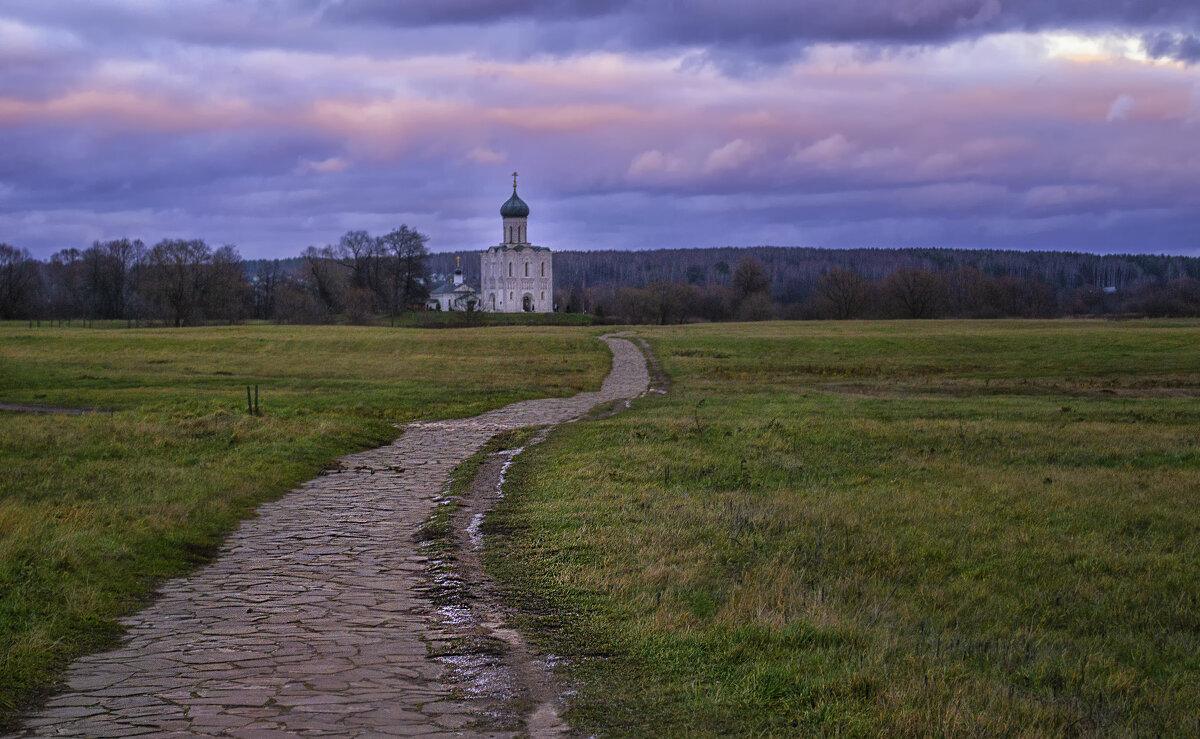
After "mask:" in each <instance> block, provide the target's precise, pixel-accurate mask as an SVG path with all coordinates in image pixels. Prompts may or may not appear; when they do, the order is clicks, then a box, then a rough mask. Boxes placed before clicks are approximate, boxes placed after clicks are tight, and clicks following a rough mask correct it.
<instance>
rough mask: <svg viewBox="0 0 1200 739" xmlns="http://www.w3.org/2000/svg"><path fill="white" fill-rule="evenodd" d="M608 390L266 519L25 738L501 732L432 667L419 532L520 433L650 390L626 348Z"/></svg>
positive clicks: (390, 461)
mask: <svg viewBox="0 0 1200 739" xmlns="http://www.w3.org/2000/svg"><path fill="white" fill-rule="evenodd" d="M601 338H602V339H603V340H604V341H605V342H607V344H608V346H609V348H610V349H611V351H612V354H613V365H612V371H611V372H610V373H609V375H608V377H607V378H605V380H604V384H603V386H602V387H601V389H600V390H599V391H598V392H587V393H579V394H578V395H575V396H573V397H570V398H548V399H543V400H529V401H523V402H520V403H513V404H512V405H509V406H506V407H504V408H500V409H498V410H494V411H490V412H488V413H484V414H482V415H479V416H475V417H474V418H467V419H457V420H446V421H429V422H419V423H414V424H410V425H409V426H408V427H406V430H405V432H404V434H403V436H401V437H400V438H399V439H397V440H396V441H395V442H393V443H391V444H388V445H386V446H383V447H379V448H377V449H372V450H370V451H366V452H361V453H359V454H352V455H349V456H346V457H343V458H342V460H341V462H342V465H341V470H340V471H337V472H334V473H331V474H326V475H322V476H320V477H318V478H316V479H314V480H311V481H309V482H307V483H305V484H304V485H302V486H301V487H300V488H298V489H297V490H295V491H293V492H292V493H290V494H288V495H287V496H285V497H283V498H281V499H280V500H277V501H274V502H272V503H267V504H264V505H263V506H262V507H260V508H259V511H258V516H257V517H255V518H253V519H250V520H247V521H245V522H243V523H242V525H241V526H240V527H239V528H238V529H237V530H236V531H235V532H234V533H233V534H232V535H231V536H230V538H229V540H228V541H227V542H226V543H225V545H224V546H223V547H222V549H221V552H220V554H219V555H218V558H217V559H216V561H214V562H213V563H212V564H210V565H208V566H206V567H204V568H203V569H201V570H199V571H197V572H195V573H193V574H192V575H191V576H190V577H187V578H180V579H176V580H171V581H169V582H167V583H166V584H164V585H163V586H162V587H161V588H160V589H159V597H158V599H157V600H156V601H155V602H154V603H153V605H151V606H149V607H148V608H146V609H145V610H143V611H141V612H139V613H137V614H135V615H134V616H131V617H129V618H127V619H125V620H124V621H123V622H122V623H124V624H125V625H126V627H127V628H128V633H127V635H126V637H125V638H124V639H123V640H122V643H121V645H120V646H119V647H118V648H117V649H115V650H112V651H109V652H104V653H101V654H95V655H91V656H88V657H84V658H82V659H80V660H79V661H77V662H76V663H75V664H74V665H73V666H72V667H71V669H70V670H69V672H68V673H67V675H66V686H67V692H65V693H62V694H60V695H57V696H55V697H53V698H51V699H50V700H49V701H48V702H47V703H46V706H45V708H44V709H43V710H42V712H41V713H39V714H37V715H35V716H33V717H31V718H29V719H27V720H26V721H25V723H24V729H23V730H22V732H20V733H18V734H15V735H13V736H86V737H97V738H99V737H117V736H121V737H124V736H140V735H146V736H150V735H152V736H156V737H158V736H179V737H183V736H232V737H284V736H414V735H420V736H439V735H445V736H453V735H462V734H468V733H469V734H471V735H488V731H487V728H486V726H484V725H481V724H479V723H478V722H479V720H480V718H481V717H480V715H479V713H478V711H477V710H475V707H473V706H472V705H471V704H470V702H469V701H465V700H458V699H455V698H454V697H453V695H452V693H451V687H450V684H449V681H448V680H447V679H446V678H447V674H446V673H447V670H448V668H447V667H446V665H444V664H442V663H439V662H437V661H434V660H432V659H430V658H429V657H428V656H427V650H426V644H425V641H426V639H428V638H430V635H431V634H432V635H436V633H437V627H438V623H437V617H436V616H435V614H434V613H433V607H432V606H431V604H430V603H429V601H428V599H427V598H426V596H425V595H424V594H423V593H424V591H425V589H426V587H425V582H424V578H423V574H422V571H423V569H424V563H425V558H424V557H423V556H421V555H419V554H418V550H417V545H416V542H415V540H414V536H413V534H414V533H415V532H416V530H417V528H418V526H419V525H420V524H421V523H422V522H423V521H425V520H426V519H427V518H428V517H429V515H430V513H431V512H432V510H433V507H434V505H435V504H436V503H435V500H434V499H435V497H436V496H437V495H438V494H439V493H440V492H441V491H442V490H443V488H444V487H445V485H446V483H447V482H448V477H449V473H450V471H451V470H453V469H454V467H455V466H457V465H458V464H459V463H460V462H462V461H463V460H465V459H466V458H467V457H469V456H470V455H472V454H473V453H475V452H476V451H477V450H478V449H479V448H480V447H481V446H482V445H483V444H484V443H485V442H486V441H487V440H488V439H490V438H491V437H492V436H494V435H495V434H497V433H499V432H501V431H505V430H508V429H515V428H521V427H524V426H534V425H544V424H559V423H565V422H567V421H571V420H574V419H576V418H578V417H580V416H581V415H583V414H584V413H586V412H587V411H588V410H590V409H591V408H593V407H594V406H596V405H598V404H600V403H604V402H608V401H613V400H621V399H629V398H633V397H636V396H638V395H641V394H642V393H644V392H645V391H646V388H647V386H648V382H649V376H648V373H647V369H646V363H645V360H644V358H643V356H642V353H641V352H640V351H639V350H638V349H637V348H636V347H635V346H634V345H633V344H632V343H630V342H629V341H627V340H625V339H621V338H618V335H610V336H604V337H601Z"/></svg>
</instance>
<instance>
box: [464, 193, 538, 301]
mask: <svg viewBox="0 0 1200 739" xmlns="http://www.w3.org/2000/svg"><path fill="white" fill-rule="evenodd" d="M500 218H501V219H502V222H503V228H504V237H503V241H501V242H500V243H499V244H498V245H496V246H492V247H489V248H488V250H487V251H485V252H484V253H483V254H482V255H481V256H480V260H481V264H480V268H481V269H480V273H481V275H482V277H481V280H480V285H479V294H480V296H481V297H482V303H483V305H482V306H481V307H482V309H483V310H485V311H493V312H496V313H549V312H551V311H553V310H554V260H553V259H552V258H551V255H550V250H549V249H548V248H546V247H544V246H535V245H533V244H531V243H530V242H529V234H528V231H527V229H528V222H529V206H528V205H526V204H525V201H524V200H521V198H520V197H519V196H518V195H517V173H516V172H513V192H512V197H510V198H509V199H508V200H507V201H506V202H505V203H504V205H502V206H500Z"/></svg>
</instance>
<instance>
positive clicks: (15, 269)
mask: <svg viewBox="0 0 1200 739" xmlns="http://www.w3.org/2000/svg"><path fill="white" fill-rule="evenodd" d="M428 241H429V239H428V237H427V236H426V235H425V234H422V233H420V232H418V231H416V230H413V229H410V228H408V227H407V226H400V227H399V228H397V229H395V230H393V231H390V232H388V233H386V234H383V235H380V236H372V235H370V234H369V233H368V232H366V231H349V232H347V233H346V234H345V235H343V236H342V237H341V239H339V240H338V243H336V244H329V245H326V246H322V247H315V246H310V247H308V248H307V249H305V250H304V251H303V252H302V253H301V255H300V256H299V257H297V258H293V259H287V260H278V259H276V260H255V261H253V262H246V261H245V260H243V259H242V258H241V256H240V255H239V254H238V250H237V249H236V248H235V247H233V246H221V247H217V248H213V247H212V246H210V245H209V244H207V243H205V242H204V241H203V240H200V239H191V240H188V239H164V240H162V241H160V242H158V243H157V244H155V245H154V246H150V247H148V246H146V245H145V244H144V243H143V242H142V241H140V240H136V239H134V240H131V239H115V240H111V241H97V242H95V243H93V244H92V246H90V247H88V248H86V249H83V250H80V249H75V248H68V249H62V250H60V251H58V252H55V253H54V254H53V255H51V256H50V258H49V259H47V260H45V261H40V260H37V259H34V258H33V257H32V256H30V254H29V252H28V251H27V250H24V249H19V248H17V247H14V246H11V245H9V244H3V243H0V319H28V320H35V319H36V320H59V321H64V320H66V321H69V320H73V319H83V320H97V319H101V320H102V319H109V320H124V321H127V322H129V323H130V324H133V323H137V324H139V325H141V324H154V323H157V324H163V325H170V326H186V325H197V324H203V323H208V322H213V321H221V322H231V323H232V322H236V321H241V320H245V319H247V318H258V319H266V320H274V321H280V322H287V323H319V322H327V321H333V320H349V321H352V322H359V321H366V320H370V319H372V318H373V317H375V316H378V315H381V314H391V315H395V314H398V313H401V312H403V311H405V310H413V309H421V308H423V307H424V304H425V299H426V297H427V296H428V286H427V283H428V269H427V265H426V259H427V257H428V247H427V244H428Z"/></svg>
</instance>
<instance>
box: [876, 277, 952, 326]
mask: <svg viewBox="0 0 1200 739" xmlns="http://www.w3.org/2000/svg"><path fill="white" fill-rule="evenodd" d="M883 291H884V294H885V295H886V296H887V299H888V301H889V303H890V306H891V309H892V314H893V315H894V316H896V317H897V318H937V317H938V315H940V314H941V312H942V311H943V310H944V308H945V305H946V302H947V298H948V292H947V287H946V280H945V278H944V277H942V276H941V275H937V274H933V273H932V272H926V271H924V270H920V269H902V270H900V271H899V272H896V273H894V274H892V275H889V276H888V277H887V279H885V280H884V281H883Z"/></svg>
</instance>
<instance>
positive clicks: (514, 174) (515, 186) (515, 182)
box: [513, 172, 517, 190]
mask: <svg viewBox="0 0 1200 739" xmlns="http://www.w3.org/2000/svg"><path fill="white" fill-rule="evenodd" d="M513 189H514V190H516V189H517V173H516V172H513Z"/></svg>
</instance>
